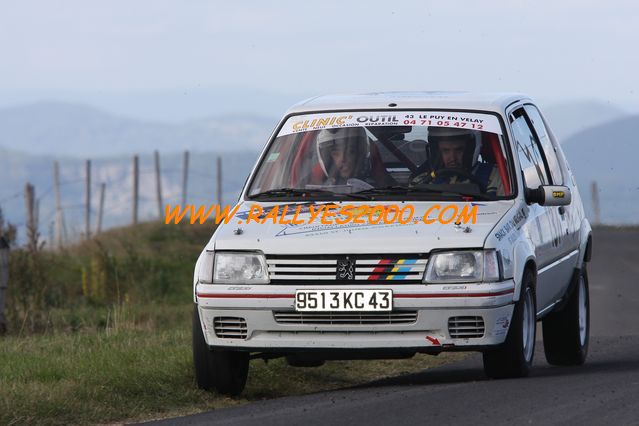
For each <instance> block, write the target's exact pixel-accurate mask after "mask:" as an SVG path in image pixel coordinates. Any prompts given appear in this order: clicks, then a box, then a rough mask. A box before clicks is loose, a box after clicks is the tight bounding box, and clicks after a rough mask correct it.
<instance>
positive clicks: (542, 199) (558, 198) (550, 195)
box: [526, 185, 572, 206]
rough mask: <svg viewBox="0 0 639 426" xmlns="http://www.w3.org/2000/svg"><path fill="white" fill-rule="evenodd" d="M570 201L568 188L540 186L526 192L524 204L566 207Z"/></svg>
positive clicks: (570, 195) (570, 196)
mask: <svg viewBox="0 0 639 426" xmlns="http://www.w3.org/2000/svg"><path fill="white" fill-rule="evenodd" d="M571 201H572V194H571V193H570V188H568V187H567V186H562V185H541V186H539V188H537V189H528V190H527V191H526V202H528V204H532V203H537V204H539V205H542V206H567V205H569V204H570V202H571Z"/></svg>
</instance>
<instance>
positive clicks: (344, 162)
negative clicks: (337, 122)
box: [317, 127, 369, 179]
mask: <svg viewBox="0 0 639 426" xmlns="http://www.w3.org/2000/svg"><path fill="white" fill-rule="evenodd" d="M317 150H318V157H319V161H320V165H321V166H322V169H323V170H324V173H325V174H326V176H328V177H335V178H340V179H349V178H352V177H357V176H359V175H361V174H362V172H363V170H364V169H365V166H366V164H367V163H368V160H369V155H368V150H369V148H368V137H367V136H366V131H365V130H364V128H362V127H348V128H343V129H325V130H321V131H320V132H319V134H318V135H317Z"/></svg>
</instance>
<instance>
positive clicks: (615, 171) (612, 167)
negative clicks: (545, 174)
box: [562, 115, 639, 224]
mask: <svg viewBox="0 0 639 426" xmlns="http://www.w3.org/2000/svg"><path fill="white" fill-rule="evenodd" d="M562 148H563V150H564V152H565V153H566V156H567V157H568V162H569V163H570V165H571V167H572V169H573V171H574V172H575V175H576V177H577V184H578V185H579V188H580V191H581V194H582V197H583V198H584V202H585V204H586V210H587V212H588V213H592V207H591V198H592V196H591V191H590V186H591V183H592V182H594V181H596V182H597V185H598V187H599V199H600V205H601V216H602V221H603V222H604V223H634V224H636V223H638V222H639V175H638V174H637V170H638V169H639V115H635V116H630V117H627V118H622V119H618V120H615V121H612V122H609V123H606V124H601V125H599V126H595V127H593V128H590V129H587V130H584V131H582V132H580V133H577V134H576V135H574V136H572V137H570V138H568V139H567V140H566V141H565V142H564V143H563V144H562Z"/></svg>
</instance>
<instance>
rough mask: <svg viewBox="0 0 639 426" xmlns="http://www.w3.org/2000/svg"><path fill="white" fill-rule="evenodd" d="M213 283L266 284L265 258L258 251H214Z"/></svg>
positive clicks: (267, 280)
mask: <svg viewBox="0 0 639 426" xmlns="http://www.w3.org/2000/svg"><path fill="white" fill-rule="evenodd" d="M213 282H214V283H215V284H268V283H269V278H268V269H267V267H266V259H265V258H264V255H263V254H259V253H225V252H221V253H220V252H218V253H215V263H214V268H213Z"/></svg>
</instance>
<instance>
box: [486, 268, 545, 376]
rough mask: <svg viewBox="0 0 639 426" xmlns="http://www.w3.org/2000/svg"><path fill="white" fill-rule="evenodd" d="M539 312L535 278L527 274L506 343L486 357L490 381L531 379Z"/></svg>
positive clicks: (488, 352)
mask: <svg viewBox="0 0 639 426" xmlns="http://www.w3.org/2000/svg"><path fill="white" fill-rule="evenodd" d="M536 312H537V311H536V308H535V276H534V274H533V273H532V272H530V271H526V272H525V273H524V277H523V279H522V290H521V297H520V298H519V301H518V302H517V304H516V305H515V310H514V312H513V317H512V321H511V324H510V328H509V329H508V335H507V336H506V341H505V342H504V343H503V344H502V345H500V346H499V347H498V348H496V349H492V350H487V351H485V352H484V353H483V358H484V372H485V373H486V375H487V376H488V377H490V378H493V379H503V378H510V377H525V376H528V374H529V373H530V369H531V367H532V361H533V355H534V352H535V333H536V330H537V313H536Z"/></svg>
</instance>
